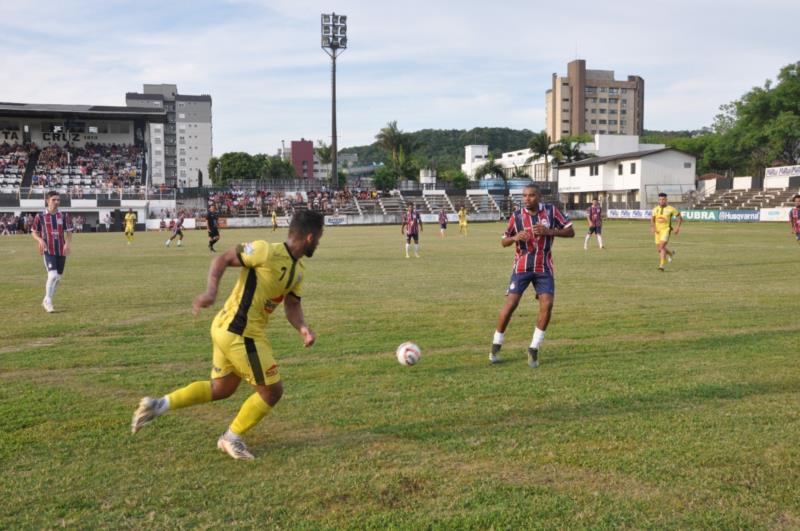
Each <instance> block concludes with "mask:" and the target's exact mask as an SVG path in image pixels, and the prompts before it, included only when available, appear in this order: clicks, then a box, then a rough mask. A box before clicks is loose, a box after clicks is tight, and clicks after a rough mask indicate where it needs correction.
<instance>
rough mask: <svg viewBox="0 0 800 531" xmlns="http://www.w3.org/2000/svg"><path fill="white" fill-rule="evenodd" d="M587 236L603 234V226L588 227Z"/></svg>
mask: <svg viewBox="0 0 800 531" xmlns="http://www.w3.org/2000/svg"><path fill="white" fill-rule="evenodd" d="M589 234H603V226H602V225H597V226H596V227H589Z"/></svg>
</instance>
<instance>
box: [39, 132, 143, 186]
mask: <svg viewBox="0 0 800 531" xmlns="http://www.w3.org/2000/svg"><path fill="white" fill-rule="evenodd" d="M143 173H144V156H143V154H142V150H141V148H139V147H136V146H132V145H115V144H112V145H103V144H86V145H85V146H84V147H78V146H69V145H65V146H60V145H57V144H53V145H50V146H47V147H45V148H44V149H42V150H41V151H40V152H39V153H38V158H37V160H36V167H35V170H34V173H33V176H32V178H31V186H42V187H48V188H51V189H52V188H55V189H60V191H63V192H68V191H78V190H75V189H70V187H80V188H79V190H80V191H84V190H86V191H91V192H97V191H103V190H109V189H114V188H130V187H134V186H141V185H142V184H143V181H144V179H143Z"/></svg>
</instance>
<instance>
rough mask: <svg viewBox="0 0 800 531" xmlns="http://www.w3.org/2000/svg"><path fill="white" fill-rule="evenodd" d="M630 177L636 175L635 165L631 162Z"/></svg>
mask: <svg viewBox="0 0 800 531" xmlns="http://www.w3.org/2000/svg"><path fill="white" fill-rule="evenodd" d="M631 175H636V163H635V162H631Z"/></svg>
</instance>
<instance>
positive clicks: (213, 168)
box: [208, 157, 221, 186]
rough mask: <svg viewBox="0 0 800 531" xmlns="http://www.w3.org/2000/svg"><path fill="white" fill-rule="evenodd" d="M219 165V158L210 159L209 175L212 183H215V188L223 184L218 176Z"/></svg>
mask: <svg viewBox="0 0 800 531" xmlns="http://www.w3.org/2000/svg"><path fill="white" fill-rule="evenodd" d="M217 164H219V159H218V158H217V157H211V158H210V159H208V175H209V176H210V177H211V182H212V183H214V185H215V186H218V185H220V184H221V181H220V176H219V175H217V172H218V169H217Z"/></svg>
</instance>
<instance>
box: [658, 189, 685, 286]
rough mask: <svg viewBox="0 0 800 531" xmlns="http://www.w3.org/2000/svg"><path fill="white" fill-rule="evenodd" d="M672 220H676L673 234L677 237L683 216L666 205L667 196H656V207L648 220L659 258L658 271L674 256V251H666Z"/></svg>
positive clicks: (661, 194)
mask: <svg viewBox="0 0 800 531" xmlns="http://www.w3.org/2000/svg"><path fill="white" fill-rule="evenodd" d="M672 218H677V219H678V226H677V227H675V234H676V235H677V234H678V233H679V232H680V231H681V224H682V223H683V216H681V213H680V212H678V209H676V208H675V207H672V206H670V205H668V204H667V194H665V193H660V194H658V206H657V207H655V208H654V209H653V215H652V216H651V218H650V230H651V231H652V233H653V234H654V235H655V239H656V250H657V251H658V256H659V263H658V269H659V271H664V264H666V263H667V260H669V261H670V262H672V257H673V256H675V252H674V251H670V250H669V249H667V243H669V236H670V234H671V233H672V232H673V231H672Z"/></svg>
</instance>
